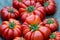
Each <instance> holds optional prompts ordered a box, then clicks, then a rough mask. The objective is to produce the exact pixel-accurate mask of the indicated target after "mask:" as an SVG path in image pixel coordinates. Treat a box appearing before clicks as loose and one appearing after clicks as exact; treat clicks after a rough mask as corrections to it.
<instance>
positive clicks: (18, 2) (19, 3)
mask: <svg viewBox="0 0 60 40" xmlns="http://www.w3.org/2000/svg"><path fill="white" fill-rule="evenodd" d="M25 1H27V0H13V7H14V8H16V9H19V8H20V7H26V6H25V5H24V4H23V3H24V2H25Z"/></svg>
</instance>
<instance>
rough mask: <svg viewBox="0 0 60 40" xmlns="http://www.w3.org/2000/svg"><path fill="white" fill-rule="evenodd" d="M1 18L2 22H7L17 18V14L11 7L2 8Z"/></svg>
mask: <svg viewBox="0 0 60 40" xmlns="http://www.w3.org/2000/svg"><path fill="white" fill-rule="evenodd" d="M1 16H2V18H3V19H4V20H8V19H9V18H18V16H19V12H18V10H16V9H15V8H13V7H9V6H7V7H4V8H3V9H2V10H1Z"/></svg>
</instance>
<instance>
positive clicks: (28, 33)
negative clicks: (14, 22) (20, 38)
mask: <svg viewBox="0 0 60 40" xmlns="http://www.w3.org/2000/svg"><path fill="white" fill-rule="evenodd" d="M29 18H30V17H28V18H27V19H26V21H28V20H30V21H28V22H24V23H23V24H22V28H23V34H24V38H25V39H26V40H44V39H47V38H48V37H49V35H50V34H51V30H50V29H49V28H48V27H45V26H41V25H40V23H37V22H38V20H37V19H36V18H35V19H32V18H33V17H32V18H30V19H29ZM35 20H37V21H36V22H35Z"/></svg>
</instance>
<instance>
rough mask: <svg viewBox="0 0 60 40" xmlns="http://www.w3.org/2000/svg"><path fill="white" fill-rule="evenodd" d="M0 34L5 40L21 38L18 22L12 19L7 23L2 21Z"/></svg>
mask: <svg viewBox="0 0 60 40" xmlns="http://www.w3.org/2000/svg"><path fill="white" fill-rule="evenodd" d="M1 33H2V36H3V37H4V38H6V39H7V40H9V39H12V38H14V37H19V36H21V25H20V22H19V21H17V20H15V19H12V18H11V19H9V21H3V22H2V25H1Z"/></svg>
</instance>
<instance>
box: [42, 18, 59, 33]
mask: <svg viewBox="0 0 60 40" xmlns="http://www.w3.org/2000/svg"><path fill="white" fill-rule="evenodd" d="M42 25H45V26H46V27H48V28H50V29H51V31H52V32H53V31H55V30H56V29H58V21H57V20H56V19H55V18H48V19H45V20H44V21H43V23H42Z"/></svg>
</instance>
